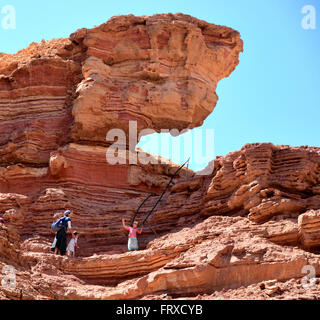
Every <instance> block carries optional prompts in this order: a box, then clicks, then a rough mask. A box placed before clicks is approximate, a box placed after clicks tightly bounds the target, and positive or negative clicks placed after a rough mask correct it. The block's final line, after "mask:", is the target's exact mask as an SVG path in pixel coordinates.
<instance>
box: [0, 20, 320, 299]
mask: <svg viewBox="0 0 320 320" xmlns="http://www.w3.org/2000/svg"><path fill="white" fill-rule="evenodd" d="M241 51H242V41H241V39H240V35H239V33H238V32H237V31H234V30H232V29H230V28H227V27H222V26H217V25H213V24H209V23H206V22H204V21H200V20H198V19H195V18H193V17H190V16H186V15H182V14H177V15H171V14H168V15H154V16H152V17H135V16H132V15H130V16H119V17H114V18H112V19H110V20H109V21H108V22H106V23H104V24H102V25H101V26H98V27H95V28H93V29H90V30H87V29H80V30H78V31H77V32H75V33H74V34H72V35H71V36H70V38H69V39H57V40H52V41H47V42H45V41H43V42H42V43H40V44H31V45H30V46H29V47H28V48H27V49H24V50H21V51H19V52H18V53H17V54H15V55H6V54H1V57H0V58H1V60H0V133H1V138H0V139H1V143H0V155H1V157H0V192H1V194H0V215H1V216H3V217H4V218H5V220H6V222H7V223H6V224H5V225H4V226H0V270H2V268H3V266H5V265H8V264H9V265H12V266H14V267H15V269H16V287H15V288H11V289H10V288H4V287H2V288H0V298H1V299H6V298H9V299H142V298H143V299H147V298H148V299H171V298H175V297H179V296H182V297H187V298H197V299H212V298H227V299H232V298H239V297H240V298H261V299H272V298H288V297H297V298H299V297H301V298H308V299H310V298H315V297H319V293H320V290H319V289H320V288H319V285H316V286H315V287H314V288H313V289H312V290H311V291H309V292H305V289H302V288H301V284H300V282H299V281H300V279H301V277H303V276H304V274H303V272H302V268H303V267H304V266H305V265H307V264H309V265H312V266H314V268H315V270H316V272H317V273H318V274H319V272H320V270H319V263H318V260H317V257H318V256H317V250H319V247H320V237H319V235H318V233H319V232H318V231H319V228H320V224H319V210H318V209H320V187H319V182H320V149H318V148H308V147H299V148H298V147H296V148H292V147H288V146H274V145H272V144H248V145H246V146H244V147H243V148H242V149H241V150H240V151H236V152H232V153H230V154H228V155H226V156H224V157H218V158H217V159H216V160H215V161H214V170H213V172H212V173H211V174H209V175H205V176H199V175H195V174H194V173H193V172H191V171H190V170H189V174H188V176H187V177H186V175H185V171H186V169H184V170H182V171H181V173H180V174H179V175H178V177H177V178H176V179H175V184H174V185H173V186H172V187H171V188H170V189H169V191H168V192H167V194H166V195H165V197H164V198H163V200H162V201H161V203H160V205H159V207H158V208H157V210H156V212H155V213H154V215H152V216H151V218H150V220H148V224H147V225H146V227H145V230H144V232H143V235H142V236H141V237H140V240H139V243H140V246H141V249H142V250H140V251H138V252H134V253H130V254H128V253H126V242H127V238H126V234H125V232H123V230H122V227H121V219H122V218H127V219H130V218H131V217H132V215H133V214H134V212H135V211H136V209H137V207H138V205H139V204H140V202H141V201H142V200H143V199H144V198H145V197H146V196H147V195H149V194H151V193H156V194H160V192H161V191H162V190H163V188H164V187H165V186H166V184H167V183H168V181H169V179H170V177H171V176H172V174H173V173H174V172H175V171H176V169H177V167H178V165H176V164H173V163H171V162H170V161H167V162H166V163H161V164H141V163H138V164H136V165H134V164H129V163H128V162H127V161H125V162H124V163H123V164H117V165H111V164H109V163H107V161H106V151H107V147H108V145H109V144H110V141H106V133H107V132H108V130H109V129H113V128H121V129H123V130H124V131H125V132H126V134H127V135H128V130H129V129H128V122H129V121H130V120H135V121H137V124H138V128H137V131H138V133H141V131H142V130H143V129H154V130H156V131H160V130H161V129H164V128H165V129H172V128H176V129H179V130H181V129H186V128H194V127H196V126H200V125H201V124H202V122H203V121H204V119H205V118H206V117H207V116H208V115H209V114H210V113H211V112H212V110H213V108H214V106H215V104H216V103H217V96H216V94H215V89H216V86H217V83H218V81H219V80H221V79H222V78H224V77H227V76H229V74H230V73H231V72H232V71H233V70H234V68H235V67H236V65H237V64H238V62H239V60H238V56H239V53H240V52H241ZM132 143H133V144H132V146H133V147H134V146H135V145H136V143H137V141H132ZM123 147H125V150H124V154H125V155H126V156H127V159H128V158H129V155H132V153H133V152H134V150H133V149H132V148H129V146H128V145H126V146H123ZM139 152H141V151H139ZM150 157H152V156H150ZM156 200H157V196H153V197H151V198H150V199H149V200H148V202H147V203H146V205H145V206H144V207H143V208H142V210H141V211H140V213H139V216H138V219H140V220H142V219H143V218H144V217H145V216H146V214H147V213H148V212H149V210H150V209H151V208H152V206H153V204H154V203H155V201H156ZM66 208H71V209H73V212H74V213H73V216H72V222H73V227H74V228H76V229H77V230H78V231H79V232H80V239H79V246H80V250H79V252H78V257H77V258H76V259H74V260H70V259H68V258H67V257H60V256H55V255H53V254H52V253H51V252H50V246H51V242H52V240H53V234H52V233H51V232H50V225H51V223H52V221H53V220H54V219H55V218H56V217H58V216H59V215H60V214H61V213H62V212H63V210H64V209H66Z"/></svg>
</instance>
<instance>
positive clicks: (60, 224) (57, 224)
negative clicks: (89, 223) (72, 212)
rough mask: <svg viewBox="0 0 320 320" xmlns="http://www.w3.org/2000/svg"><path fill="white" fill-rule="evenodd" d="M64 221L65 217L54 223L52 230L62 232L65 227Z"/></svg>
mask: <svg viewBox="0 0 320 320" xmlns="http://www.w3.org/2000/svg"><path fill="white" fill-rule="evenodd" d="M64 219H65V217H63V218H59V219H58V220H56V221H55V222H53V223H52V225H51V230H52V231H53V232H58V231H59V230H61V229H62V228H63V227H64V224H63V221H64Z"/></svg>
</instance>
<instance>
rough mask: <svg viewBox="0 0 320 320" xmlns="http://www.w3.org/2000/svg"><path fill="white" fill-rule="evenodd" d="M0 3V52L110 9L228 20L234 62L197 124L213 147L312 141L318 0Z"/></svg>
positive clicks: (91, 20)
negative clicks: (310, 16)
mask: <svg viewBox="0 0 320 320" xmlns="http://www.w3.org/2000/svg"><path fill="white" fill-rule="evenodd" d="M5 5H13V6H14V7H15V10H16V29H14V30H5V29H3V28H1V27H0V39H1V41H0V52H6V53H14V52H16V51H18V50H20V49H22V48H24V47H26V46H27V45H28V44H29V43H31V42H33V41H34V42H39V41H41V40H42V39H46V40H49V39H52V38H57V37H68V36H69V34H70V33H72V32H74V31H75V30H76V29H78V28H82V27H87V28H91V27H93V26H95V25H99V24H101V23H103V22H105V21H106V20H108V19H109V18H110V17H112V16H114V15H118V14H129V13H132V14H134V15H152V14H155V13H167V12H172V13H177V12H182V13H186V14H190V15H193V16H195V17H197V18H199V19H203V20H206V21H208V22H211V23H215V24H221V25H226V26H229V27H232V28H234V29H236V30H238V31H239V32H240V33H241V37H242V39H243V41H244V52H243V53H242V54H241V56H240V64H239V66H238V67H237V69H236V70H235V71H234V72H233V73H232V74H231V76H230V77H229V78H226V79H224V80H222V81H221V82H220V83H219V85H218V90H217V94H218V96H219V101H218V104H217V106H216V108H215V110H214V111H213V113H212V114H211V115H210V116H209V117H208V118H207V119H206V121H205V122H204V125H203V128H204V129H213V130H214V146H212V148H213V149H214V155H216V156H217V155H219V156H221V155H225V154H227V153H228V152H231V151H235V150H238V149H240V148H241V147H242V146H243V145H244V144H245V143H247V142H250V143H251V142H272V143H274V144H288V145H292V146H299V145H310V146H320V132H319V118H320V108H319V106H320V87H319V84H320V72H319V71H320V59H319V52H320V50H319V49H320V1H319V0H259V1H256V0H223V1H222V0H219V1H217V0H197V1H194V0H192V1H190V0H183V1H180V0H178V1H176V0H174V1H173V0H171V1H168V0H162V1H150V0H148V1H144V0H143V1H141V0H136V1H132V0H121V1H108V0H91V1H83V0H68V1H65V0H63V1H62V0H55V1H48V2H45V1H43V0H41V1H38V0H29V1H25V0H0V9H1V8H3V7H4V6H5ZM305 5H313V6H314V7H315V9H316V13H317V15H316V19H317V21H316V23H317V25H316V29H315V30H304V29H303V28H302V27H301V21H302V18H303V16H304V15H303V14H302V12H301V10H302V7H303V6H305ZM4 16H5V15H4V14H1V15H0V18H3V17H4ZM147 139H149V140H148V141H149V142H150V141H151V142H155V141H156V140H157V139H158V137H153V136H151V137H149V138H147ZM146 141H147V140H145V142H146ZM152 145H153V146H154V145H155V144H154V143H152ZM141 146H142V143H141ZM148 151H151V152H157V150H155V149H152V148H149V150H148ZM163 155H164V156H166V154H163ZM183 160H184V159H181V161H180V162H182V161H183ZM204 165H205V164H203V163H202V164H199V163H193V164H192V165H191V168H193V169H201V168H202V167H203V166H204Z"/></svg>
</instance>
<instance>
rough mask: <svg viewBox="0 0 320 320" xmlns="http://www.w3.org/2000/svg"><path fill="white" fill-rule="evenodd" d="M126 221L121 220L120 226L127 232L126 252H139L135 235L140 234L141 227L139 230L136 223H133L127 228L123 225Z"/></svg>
mask: <svg viewBox="0 0 320 320" xmlns="http://www.w3.org/2000/svg"><path fill="white" fill-rule="evenodd" d="M125 222H126V220H125V219H122V226H123V228H124V229H125V230H127V231H129V239H128V250H129V251H134V250H139V245H138V239H137V233H138V234H141V233H142V230H143V227H142V228H141V229H140V230H139V229H138V222H136V221H135V222H134V223H133V225H132V227H128V226H126V224H125Z"/></svg>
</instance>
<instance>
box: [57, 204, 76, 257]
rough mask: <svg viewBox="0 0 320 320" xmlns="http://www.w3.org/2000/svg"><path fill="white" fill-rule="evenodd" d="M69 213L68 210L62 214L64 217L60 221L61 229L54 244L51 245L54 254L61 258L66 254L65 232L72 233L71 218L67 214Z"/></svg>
mask: <svg viewBox="0 0 320 320" xmlns="http://www.w3.org/2000/svg"><path fill="white" fill-rule="evenodd" d="M70 213H71V211H70V210H66V211H65V212H64V217H63V218H62V219H61V224H62V227H61V228H60V230H59V231H58V232H57V234H56V239H55V242H54V243H53V249H54V253H55V254H61V255H62V256H63V255H64V254H65V253H66V249H67V230H68V228H69V229H70V232H72V227H71V218H70V217H69V214H70Z"/></svg>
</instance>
